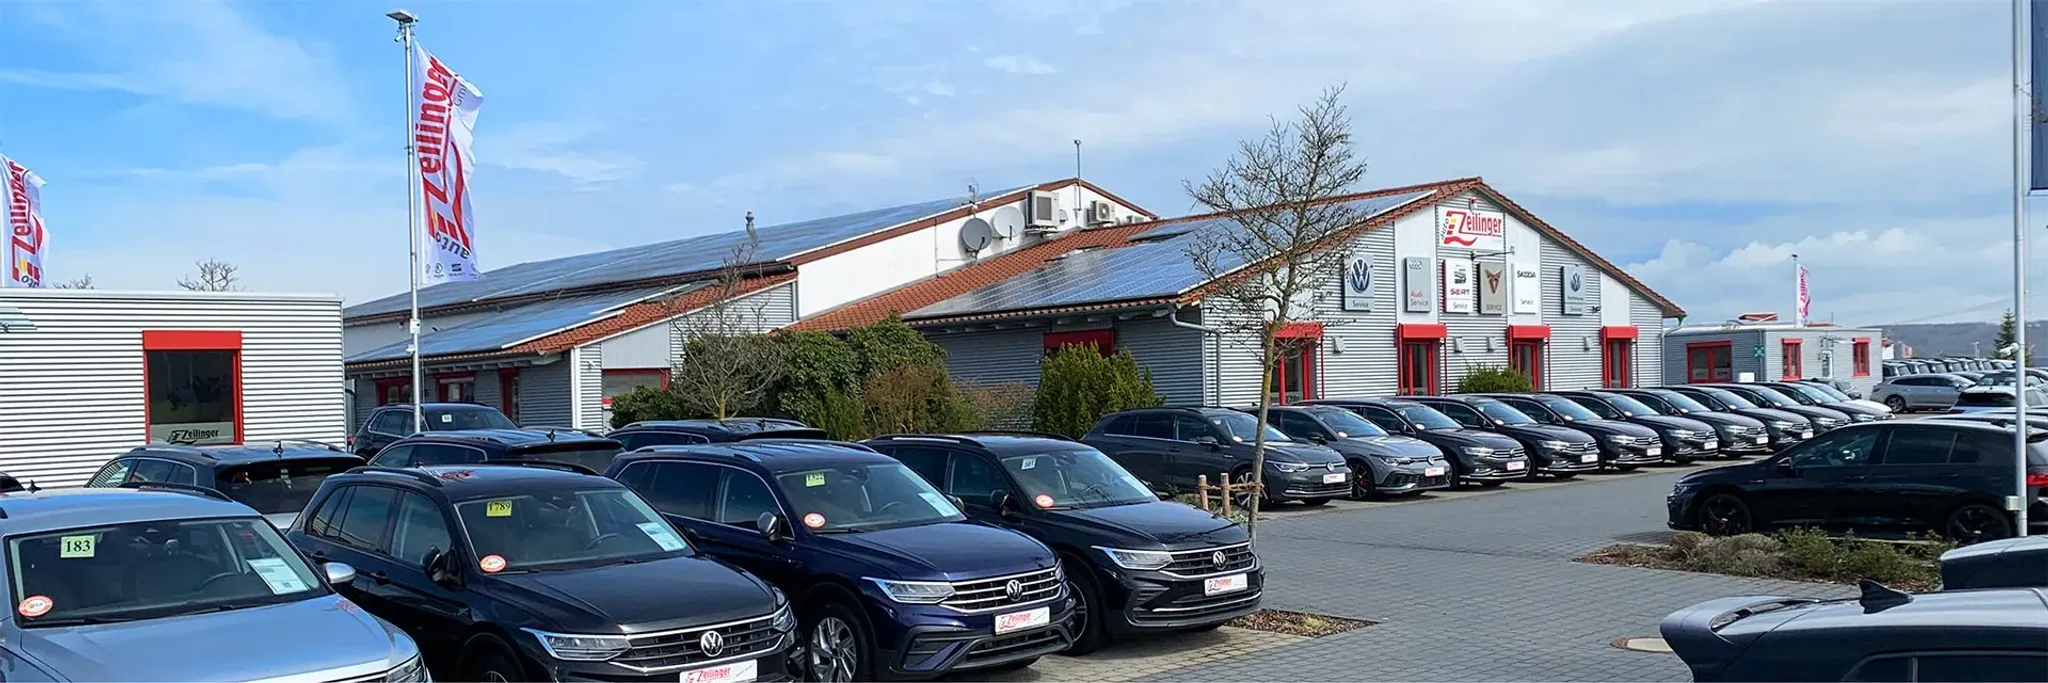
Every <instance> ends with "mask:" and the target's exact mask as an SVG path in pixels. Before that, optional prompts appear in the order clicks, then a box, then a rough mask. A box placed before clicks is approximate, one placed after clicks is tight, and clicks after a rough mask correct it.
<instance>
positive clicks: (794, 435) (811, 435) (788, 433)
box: [733, 427, 833, 441]
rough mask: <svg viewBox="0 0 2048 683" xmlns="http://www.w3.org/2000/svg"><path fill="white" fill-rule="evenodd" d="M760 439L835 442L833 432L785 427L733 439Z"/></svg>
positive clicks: (814, 428)
mask: <svg viewBox="0 0 2048 683" xmlns="http://www.w3.org/2000/svg"><path fill="white" fill-rule="evenodd" d="M759 439H810V440H814V441H832V440H833V438H832V433H831V432H827V431H825V430H823V429H818V428H816V427H784V428H782V429H767V430H762V431H758V432H754V433H751V434H741V435H739V436H737V437H734V438H733V440H734V441H754V440H759Z"/></svg>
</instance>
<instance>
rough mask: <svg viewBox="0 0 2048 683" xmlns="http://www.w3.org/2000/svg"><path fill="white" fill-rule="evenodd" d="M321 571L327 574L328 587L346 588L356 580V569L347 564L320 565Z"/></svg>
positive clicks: (329, 563) (330, 563)
mask: <svg viewBox="0 0 2048 683" xmlns="http://www.w3.org/2000/svg"><path fill="white" fill-rule="evenodd" d="M320 569H322V570H324V571H326V572H327V585H329V586H346V585H348V584H349V582H351V581H354V580H356V568H355V567H351V566H348V565H347V564H346V563H342V562H328V563H326V564H322V565H320Z"/></svg>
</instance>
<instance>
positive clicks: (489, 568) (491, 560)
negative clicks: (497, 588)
mask: <svg viewBox="0 0 2048 683" xmlns="http://www.w3.org/2000/svg"><path fill="white" fill-rule="evenodd" d="M476 566H477V568H478V569H482V570H484V573H485V574H496V573H498V572H502V571H505V558H503V557H499V556H497V555H485V556H484V559H481V560H477V562H476Z"/></svg>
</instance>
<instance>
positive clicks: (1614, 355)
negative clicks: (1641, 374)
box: [1600, 339, 1636, 389]
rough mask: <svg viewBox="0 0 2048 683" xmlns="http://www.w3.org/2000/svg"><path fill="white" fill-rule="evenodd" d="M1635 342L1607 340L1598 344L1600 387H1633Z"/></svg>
mask: <svg viewBox="0 0 2048 683" xmlns="http://www.w3.org/2000/svg"><path fill="white" fill-rule="evenodd" d="M1635 351H1636V340H1634V339H1609V340H1607V341H1604V342H1601V343H1600V367H1601V371H1600V386H1602V387H1606V388H1609V389H1625V388H1628V387H1631V386H1634V378H1635V362H1634V360H1633V358H1634V357H1635V356H1634V354H1635Z"/></svg>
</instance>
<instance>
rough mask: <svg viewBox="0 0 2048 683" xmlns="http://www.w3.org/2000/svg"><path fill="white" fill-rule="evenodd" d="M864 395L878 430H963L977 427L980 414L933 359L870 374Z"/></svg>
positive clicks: (871, 421)
mask: <svg viewBox="0 0 2048 683" xmlns="http://www.w3.org/2000/svg"><path fill="white" fill-rule="evenodd" d="M861 397H862V398H863V399H864V400H865V401H866V403H867V406H868V426H869V427H870V428H871V431H873V432H875V433H877V434H887V433H892V432H961V431H968V430H971V429H975V428H977V427H979V426H980V425H978V424H976V421H977V419H978V417H979V416H977V415H976V414H975V411H974V406H973V405H972V404H970V403H969V402H968V400H967V397H966V395H964V394H962V393H961V392H960V390H959V388H958V387H955V386H953V382H952V380H951V379H950V378H948V377H946V370H945V368H943V367H940V366H938V365H935V364H931V363H912V364H906V365H898V366H894V367H890V368H885V369H883V370H881V371H880V372H878V373H877V374H875V375H874V376H873V377H869V378H868V383H867V386H866V387H864V388H863V390H862V391H861Z"/></svg>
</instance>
